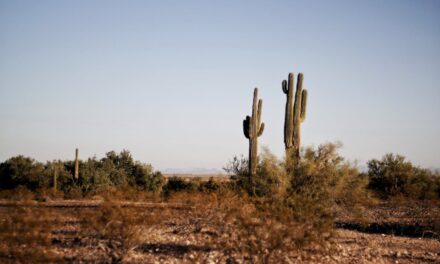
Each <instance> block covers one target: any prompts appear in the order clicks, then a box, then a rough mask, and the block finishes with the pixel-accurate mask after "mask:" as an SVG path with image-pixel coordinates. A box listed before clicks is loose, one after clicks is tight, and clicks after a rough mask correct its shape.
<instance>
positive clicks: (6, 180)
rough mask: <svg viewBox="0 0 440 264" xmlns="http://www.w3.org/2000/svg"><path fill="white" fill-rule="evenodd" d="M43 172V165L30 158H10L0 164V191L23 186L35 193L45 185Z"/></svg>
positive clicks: (45, 180)
mask: <svg viewBox="0 0 440 264" xmlns="http://www.w3.org/2000/svg"><path fill="white" fill-rule="evenodd" d="M43 171H44V166H43V164H41V163H39V162H36V161H35V160H34V159H32V158H29V157H24V156H21V155H20V156H16V157H12V158H10V159H8V160H6V161H5V162H3V163H1V164H0V189H6V190H7V189H14V188H17V187H18V186H24V187H26V188H28V189H29V190H32V191H35V190H37V189H38V188H42V187H44V186H45V185H47V179H45V178H44V177H43Z"/></svg>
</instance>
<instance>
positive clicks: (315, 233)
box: [170, 189, 330, 263]
mask: <svg viewBox="0 0 440 264" xmlns="http://www.w3.org/2000/svg"><path fill="white" fill-rule="evenodd" d="M170 202H182V203H184V204H186V205H187V206H188V208H189V209H188V210H186V211H182V212H179V214H176V215H175V216H174V217H178V218H180V219H179V220H177V221H175V222H176V223H178V224H177V225H176V226H175V232H176V233H178V234H181V235H185V236H189V235H191V234H199V235H202V236H204V239H203V241H205V243H207V245H205V246H212V247H214V248H216V250H219V251H222V252H223V253H224V257H225V258H226V260H227V261H245V262H264V263H277V262H283V261H284V260H285V258H286V255H287V254H290V253H292V252H293V251H295V250H297V249H299V248H300V247H303V246H306V245H311V244H314V243H316V242H317V241H323V240H325V239H328V238H329V236H330V234H329V233H328V234H322V233H319V231H320V230H316V229H315V228H314V226H313V223H308V222H298V221H295V219H294V212H293V211H292V210H291V208H289V207H287V206H284V205H283V204H282V203H280V201H279V200H276V199H268V198H264V197H263V198H256V197H248V196H246V195H245V194H242V193H241V194H237V193H236V192H233V191H230V190H226V189H223V190H221V191H219V192H213V193H210V194H202V193H196V194H194V193H192V194H188V193H187V194H185V193H176V194H174V195H172V196H171V197H170ZM201 258H203V256H201Z"/></svg>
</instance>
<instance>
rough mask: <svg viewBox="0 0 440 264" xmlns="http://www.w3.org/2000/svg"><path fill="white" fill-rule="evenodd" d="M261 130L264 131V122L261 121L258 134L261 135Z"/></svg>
mask: <svg viewBox="0 0 440 264" xmlns="http://www.w3.org/2000/svg"><path fill="white" fill-rule="evenodd" d="M263 131H264V123H261V125H260V130H259V131H258V136H261V135H263Z"/></svg>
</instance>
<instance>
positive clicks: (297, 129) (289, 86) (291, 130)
mask: <svg viewBox="0 0 440 264" xmlns="http://www.w3.org/2000/svg"><path fill="white" fill-rule="evenodd" d="M303 78H304V77H303V74H302V73H299V74H298V80H297V83H296V92H295V100H294V99H293V86H294V75H293V73H289V79H288V81H286V80H284V81H283V83H282V88H283V92H284V93H285V94H286V97H287V101H286V113H285V120H284V145H285V147H286V159H287V161H288V162H290V161H291V159H293V162H294V164H295V165H296V164H298V162H299V158H300V155H299V151H300V146H301V123H302V122H304V120H305V118H306V107H307V90H305V89H304V90H303V89H302V84H303Z"/></svg>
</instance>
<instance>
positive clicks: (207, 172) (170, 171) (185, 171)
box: [161, 168, 225, 175]
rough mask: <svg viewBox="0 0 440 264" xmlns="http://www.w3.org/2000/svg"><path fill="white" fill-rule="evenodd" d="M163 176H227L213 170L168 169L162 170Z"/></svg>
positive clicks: (221, 171) (218, 170) (222, 172)
mask: <svg viewBox="0 0 440 264" xmlns="http://www.w3.org/2000/svg"><path fill="white" fill-rule="evenodd" d="M161 172H162V173H163V174H194V175H218V174H225V172H224V171H223V170H220V169H213V168H167V169H164V170H161Z"/></svg>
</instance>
